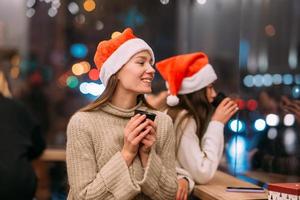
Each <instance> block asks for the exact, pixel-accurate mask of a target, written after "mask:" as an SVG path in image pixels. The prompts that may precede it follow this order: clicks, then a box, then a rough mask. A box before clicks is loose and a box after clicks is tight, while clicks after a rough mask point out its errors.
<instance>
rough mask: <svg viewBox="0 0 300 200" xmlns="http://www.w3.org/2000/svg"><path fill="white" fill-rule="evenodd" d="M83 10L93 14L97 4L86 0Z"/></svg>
mask: <svg viewBox="0 0 300 200" xmlns="http://www.w3.org/2000/svg"><path fill="white" fill-rule="evenodd" d="M83 8H84V10H86V11H87V12H92V11H93V10H95V8H96V3H95V1H94V0H85V1H84V3H83Z"/></svg>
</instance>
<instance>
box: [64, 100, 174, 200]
mask: <svg viewBox="0 0 300 200" xmlns="http://www.w3.org/2000/svg"><path fill="white" fill-rule="evenodd" d="M137 108H139V109H144V110H146V109H147V108H146V107H144V106H142V104H141V103H139V105H137V106H136V107H134V108H132V109H128V110H125V109H121V108H117V107H115V106H113V105H111V104H108V105H106V106H103V107H102V108H101V109H99V110H98V111H94V112H77V113H76V114H75V115H73V117H72V118H71V120H70V122H69V125H68V128H67V171H68V179H69V184H70V191H69V196H68V199H99V200H100V199H101V200H102V199H120V200H127V199H154V200H161V199H164V200H169V199H170V200H174V198H175V196H176V191H177V178H176V171H175V137H174V130H173V125H172V121H171V119H170V118H169V117H168V116H167V115H165V114H163V113H161V112H158V111H153V110H149V111H151V112H154V113H156V114H157V117H156V120H155V123H156V124H157V131H156V133H157V141H156V144H155V146H154V147H152V150H151V152H150V156H149V159H148V163H147V167H146V168H145V169H143V167H142V165H141V161H140V159H139V158H138V156H137V157H136V158H135V160H134V161H133V164H132V165H131V166H130V167H129V168H128V167H127V165H126V162H125V161H124V159H123V157H122V155H121V152H120V151H121V149H122V147H123V144H124V141H123V139H124V137H123V135H124V127H125V125H126V124H127V122H128V121H129V119H130V117H132V116H133V114H134V110H135V109H137Z"/></svg>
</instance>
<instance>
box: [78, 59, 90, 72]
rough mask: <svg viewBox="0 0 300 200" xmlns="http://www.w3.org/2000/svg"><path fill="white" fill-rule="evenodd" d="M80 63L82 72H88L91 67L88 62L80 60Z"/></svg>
mask: <svg viewBox="0 0 300 200" xmlns="http://www.w3.org/2000/svg"><path fill="white" fill-rule="evenodd" d="M80 64H81V65H82V66H83V73H88V72H89V71H90V69H91V65H90V63H88V62H87V61H82V62H80Z"/></svg>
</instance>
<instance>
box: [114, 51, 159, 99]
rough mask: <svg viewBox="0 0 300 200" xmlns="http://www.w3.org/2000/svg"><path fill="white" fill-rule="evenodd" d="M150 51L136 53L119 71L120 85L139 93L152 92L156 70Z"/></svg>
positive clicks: (128, 90) (120, 87) (121, 87)
mask: <svg viewBox="0 0 300 200" xmlns="http://www.w3.org/2000/svg"><path fill="white" fill-rule="evenodd" d="M151 62H152V58H151V55H150V53H149V52H148V51H141V52H139V53H137V54H135V55H134V56H133V57H132V58H131V59H130V60H129V61H128V62H127V63H126V64H125V65H124V66H123V67H122V69H121V70H120V71H119V72H118V73H117V77H118V80H119V82H118V87H119V89H122V90H125V91H126V92H130V93H135V94H137V95H139V94H145V93H150V92H151V91H152V90H151V82H152V80H153V78H154V73H155V70H154V68H153V67H152V65H151Z"/></svg>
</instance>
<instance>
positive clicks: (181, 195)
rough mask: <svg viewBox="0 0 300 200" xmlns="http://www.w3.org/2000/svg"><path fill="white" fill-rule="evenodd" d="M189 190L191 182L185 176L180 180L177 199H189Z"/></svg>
mask: <svg viewBox="0 0 300 200" xmlns="http://www.w3.org/2000/svg"><path fill="white" fill-rule="evenodd" d="M188 190H189V182H188V180H186V179H185V178H181V179H179V180H178V189H177V195H176V200H187V196H188V192H189V191H188Z"/></svg>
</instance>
